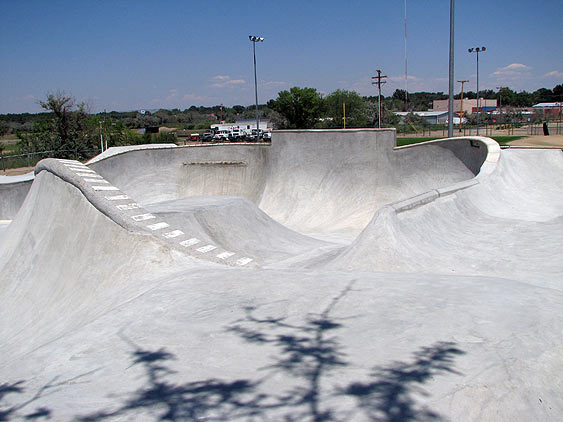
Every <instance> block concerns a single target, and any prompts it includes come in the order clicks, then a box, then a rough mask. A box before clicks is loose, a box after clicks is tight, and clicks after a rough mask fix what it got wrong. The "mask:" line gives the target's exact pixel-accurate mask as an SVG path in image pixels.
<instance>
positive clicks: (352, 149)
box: [0, 129, 563, 422]
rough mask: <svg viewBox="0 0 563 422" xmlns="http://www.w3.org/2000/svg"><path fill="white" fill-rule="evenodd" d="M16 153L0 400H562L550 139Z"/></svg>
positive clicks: (187, 415) (270, 417)
mask: <svg viewBox="0 0 563 422" xmlns="http://www.w3.org/2000/svg"><path fill="white" fill-rule="evenodd" d="M35 173H36V175H35V180H34V181H33V184H32V186H31V189H30V190H29V193H28V194H27V196H26V197H25V200H24V201H23V203H22V200H21V198H20V197H21V192H20V193H18V192H16V191H15V190H14V189H16V188H15V186H16V184H13V183H5V186H4V188H3V189H0V201H2V206H1V207H0V210H2V212H4V213H5V215H6V216H5V217H2V218H0V220H4V223H3V226H4V228H3V229H2V230H0V375H1V379H0V420H28V419H37V420H57V421H59V420H60V421H105V420H107V421H122V420H135V421H137V420H139V421H158V420H173V421H197V420H202V421H203V420H206V421H315V422H317V421H379V420H381V421H431V420H452V421H482V420H495V421H530V420H534V421H535V420H541V421H551V420H557V419H558V418H560V415H561V414H563V379H562V378H561V377H560V376H558V374H560V373H563V311H562V310H563V260H562V259H561V256H563V152H562V151H561V150H502V151H501V150H500V148H499V146H498V144H496V142H494V141H493V140H491V139H488V138H476V137H472V138H452V139H446V140H440V141H433V142H427V143H423V144H418V145H414V146H409V147H401V148H396V147H395V133H394V131H393V130H388V129H382V130H367V129H366V130H363V129H362V130H345V131H342V130H331V131H326V130H323V131H320V130H319V131H317V130H312V131H278V132H274V134H273V139H272V143H271V145H270V144H220V145H198V146H189V147H173V146H163V147H157V148H154V146H151V148H143V147H140V148H126V149H120V150H111V149H110V150H109V151H108V152H106V153H105V154H104V156H100V157H96V158H95V159H93V160H91V161H90V162H89V163H87V164H86V165H84V164H82V163H79V162H76V161H72V160H55V159H48V160H43V161H42V162H40V163H39V164H38V166H37V167H36V169H35ZM4 210H5V211H4ZM16 211H17V214H16ZM12 219H13V220H12ZM10 220H12V221H11V222H10Z"/></svg>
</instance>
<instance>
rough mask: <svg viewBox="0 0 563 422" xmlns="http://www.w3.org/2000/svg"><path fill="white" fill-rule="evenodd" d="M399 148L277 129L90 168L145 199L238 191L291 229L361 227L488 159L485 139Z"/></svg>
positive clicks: (370, 134)
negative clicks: (249, 140) (265, 139)
mask: <svg viewBox="0 0 563 422" xmlns="http://www.w3.org/2000/svg"><path fill="white" fill-rule="evenodd" d="M451 144H455V148H454V149H452V147H451ZM394 146H395V139H394V131H392V130H388V129H381V130H378V129H358V130H345V131H342V130H318V131H316V130H308V131H277V132H275V134H274V137H273V139H272V144H271V146H270V145H257V144H225V145H213V146H211V145H201V146H199V145H198V146H189V147H182V148H172V149H171V148H167V149H154V150H149V151H146V150H144V151H141V150H140V151H130V152H126V153H122V154H118V155H114V156H111V157H108V158H106V159H101V160H98V161H96V162H93V163H92V164H91V165H90V167H91V168H92V169H94V170H96V171H97V172H98V173H99V174H101V175H103V176H104V177H105V178H106V179H107V180H109V181H110V182H111V183H112V184H113V185H115V186H119V187H120V188H121V189H122V190H123V191H124V192H127V193H128V194H129V195H130V196H131V197H132V198H135V200H136V201H137V202H139V203H143V204H150V203H156V202H163V201H170V200H176V199H183V198H187V197H191V196H217V195H225V196H241V197H244V198H246V199H248V200H250V201H252V202H254V203H255V204H256V205H258V206H259V207H260V208H261V209H262V210H263V211H265V212H266V213H267V214H268V215H269V216H270V217H272V218H274V219H275V220H276V221H278V222H279V223H281V224H283V225H285V226H287V227H289V228H291V229H293V230H297V231H300V232H304V233H311V232H334V231H342V230H344V231H352V232H355V233H359V232H360V231H361V230H362V229H363V228H364V227H365V225H366V224H367V223H368V222H369V221H370V220H371V218H372V216H373V213H374V212H375V211H376V210H377V209H378V208H380V207H381V206H383V205H385V204H388V203H390V202H394V201H398V200H400V199H404V198H409V197H411V196H413V195H416V194H420V193H423V192H425V191H427V190H429V189H432V188H437V187H443V186H448V185H450V184H453V183H456V182H459V181H463V180H467V179H470V178H472V177H474V175H475V172H474V171H472V170H471V168H472V167H476V168H477V169H479V167H480V164H482V162H483V161H484V159H485V157H486V156H487V145H486V144H485V143H481V142H480V141H479V140H473V141H470V140H466V139H465V140H464V139H456V140H450V141H445V142H443V143H432V144H427V145H420V146H419V147H418V148H416V149H415V148H412V149H411V148H403V149H395V148H394Z"/></svg>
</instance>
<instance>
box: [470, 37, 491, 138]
mask: <svg viewBox="0 0 563 422" xmlns="http://www.w3.org/2000/svg"><path fill="white" fill-rule="evenodd" d="M486 49H487V48H486V47H481V48H479V47H475V48H469V49H467V51H468V52H470V53H473V52H474V53H476V55H477V136H479V125H480V123H481V110H480V108H479V53H482V52H483V51H485V50H486Z"/></svg>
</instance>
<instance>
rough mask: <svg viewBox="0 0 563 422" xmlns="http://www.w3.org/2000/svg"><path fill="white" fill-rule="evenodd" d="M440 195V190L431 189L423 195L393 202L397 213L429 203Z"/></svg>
mask: <svg viewBox="0 0 563 422" xmlns="http://www.w3.org/2000/svg"><path fill="white" fill-rule="evenodd" d="M439 197H440V195H439V194H438V191H436V190H431V191H429V192H426V193H423V194H421V195H417V196H413V197H412V198H409V199H405V200H403V201H399V202H395V203H393V204H391V206H392V207H393V209H394V210H395V212H396V213H400V212H403V211H408V210H412V209H413V208H416V207H420V206H421V205H425V204H428V203H429V202H433V201H434V200H436V199H438V198H439Z"/></svg>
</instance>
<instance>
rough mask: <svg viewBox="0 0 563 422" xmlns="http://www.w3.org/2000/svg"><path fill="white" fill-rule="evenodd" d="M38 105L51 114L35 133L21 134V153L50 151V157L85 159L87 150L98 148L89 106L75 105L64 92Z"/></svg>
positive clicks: (49, 96)
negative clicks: (88, 109)
mask: <svg viewBox="0 0 563 422" xmlns="http://www.w3.org/2000/svg"><path fill="white" fill-rule="evenodd" d="M39 104H40V105H41V107H42V108H43V109H45V110H47V111H49V112H50V113H49V114H47V118H46V119H45V120H43V121H41V122H39V124H37V125H36V126H35V128H34V131H33V133H30V134H20V135H18V136H19V137H20V139H21V141H20V143H19V149H20V151H22V152H25V153H30V152H40V151H51V153H50V155H51V156H53V157H57V158H86V153H85V152H84V151H85V150H87V149H91V148H95V147H96V140H95V137H94V136H92V135H93V133H92V128H91V125H90V124H89V120H90V119H89V115H88V113H87V111H86V104H84V103H80V104H76V102H75V100H74V98H72V97H69V96H67V95H66V94H65V93H63V92H58V93H56V94H49V95H48V96H47V100H46V101H40V102H39Z"/></svg>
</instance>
